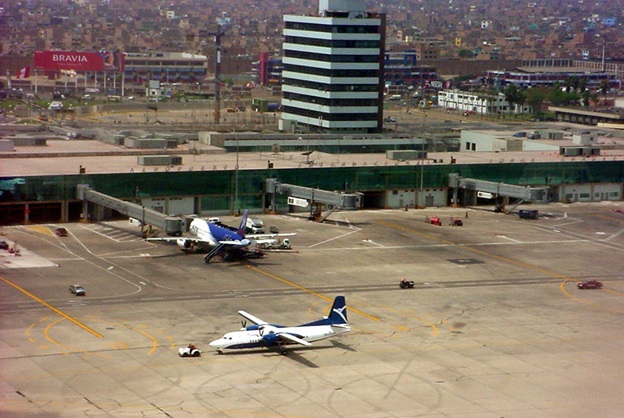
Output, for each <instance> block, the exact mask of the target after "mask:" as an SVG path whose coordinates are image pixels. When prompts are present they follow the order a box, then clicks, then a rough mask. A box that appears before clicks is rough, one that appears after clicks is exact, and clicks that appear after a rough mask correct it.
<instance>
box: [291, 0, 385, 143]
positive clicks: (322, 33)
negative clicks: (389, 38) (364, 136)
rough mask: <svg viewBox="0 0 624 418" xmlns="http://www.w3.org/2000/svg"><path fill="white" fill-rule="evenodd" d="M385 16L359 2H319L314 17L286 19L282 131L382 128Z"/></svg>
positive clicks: (344, 130) (371, 130)
mask: <svg viewBox="0 0 624 418" xmlns="http://www.w3.org/2000/svg"><path fill="white" fill-rule="evenodd" d="M385 26H386V22H385V15H384V14H377V13H369V12H366V11H365V10H364V1H363V0H320V2H319V13H318V16H296V15H285V16H284V44H283V51H284V58H283V66H284V67H283V73H282V77H283V79H282V116H281V120H280V130H282V131H286V132H333V133H340V132H344V133H373V132H380V131H381V130H382V120H381V117H382V114H383V112H382V110H383V89H384V51H385Z"/></svg>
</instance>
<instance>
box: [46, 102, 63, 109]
mask: <svg viewBox="0 0 624 418" xmlns="http://www.w3.org/2000/svg"><path fill="white" fill-rule="evenodd" d="M62 108H63V102H52V103H50V106H48V109H49V110H59V109H62Z"/></svg>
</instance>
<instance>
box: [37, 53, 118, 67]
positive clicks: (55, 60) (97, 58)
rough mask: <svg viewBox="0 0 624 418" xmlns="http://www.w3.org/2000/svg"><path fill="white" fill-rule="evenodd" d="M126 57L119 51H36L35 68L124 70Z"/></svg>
mask: <svg viewBox="0 0 624 418" xmlns="http://www.w3.org/2000/svg"><path fill="white" fill-rule="evenodd" d="M124 57H125V55H124V54H123V53H121V52H119V51H115V52H111V51H100V52H76V51H35V68H37V69H42V70H45V71H59V70H74V71H123V70H124Z"/></svg>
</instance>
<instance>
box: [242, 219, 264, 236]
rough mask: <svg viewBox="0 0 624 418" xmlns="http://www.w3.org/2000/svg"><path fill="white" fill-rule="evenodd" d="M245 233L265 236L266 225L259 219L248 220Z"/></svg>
mask: <svg viewBox="0 0 624 418" xmlns="http://www.w3.org/2000/svg"><path fill="white" fill-rule="evenodd" d="M245 231H246V232H247V233H251V234H264V223H263V222H262V221H261V220H260V219H258V218H247V224H246V225H245Z"/></svg>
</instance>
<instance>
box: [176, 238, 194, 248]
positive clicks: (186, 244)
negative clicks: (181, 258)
mask: <svg viewBox="0 0 624 418" xmlns="http://www.w3.org/2000/svg"><path fill="white" fill-rule="evenodd" d="M176 243H177V244H178V247H180V249H181V250H182V251H192V250H193V249H194V247H195V243H194V242H193V241H191V240H190V239H184V238H180V239H178V240H176Z"/></svg>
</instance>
